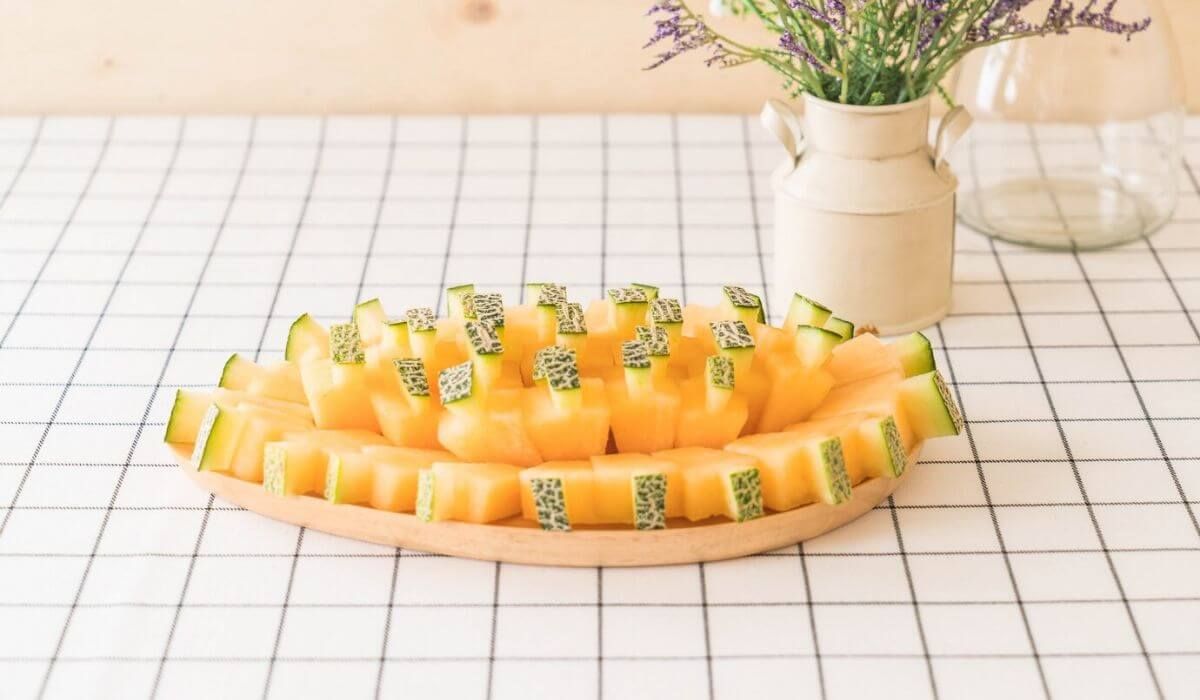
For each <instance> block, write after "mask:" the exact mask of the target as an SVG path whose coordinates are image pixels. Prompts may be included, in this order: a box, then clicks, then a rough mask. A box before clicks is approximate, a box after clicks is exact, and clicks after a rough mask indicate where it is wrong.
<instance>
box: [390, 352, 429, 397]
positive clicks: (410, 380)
mask: <svg viewBox="0 0 1200 700" xmlns="http://www.w3.org/2000/svg"><path fill="white" fill-rule="evenodd" d="M392 366H394V367H395V368H396V372H398V373H399V374H400V386H401V387H402V388H403V389H404V393H406V394H408V395H409V396H417V397H419V396H429V377H428V376H427V375H426V374H425V362H424V361H423V360H421V359H420V358H419V357H401V358H397V359H395V360H392Z"/></svg>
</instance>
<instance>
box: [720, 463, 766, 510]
mask: <svg viewBox="0 0 1200 700" xmlns="http://www.w3.org/2000/svg"><path fill="white" fill-rule="evenodd" d="M726 479H727V484H726V489H727V492H728V497H729V512H730V514H731V515H732V516H733V519H734V520H735V521H737V522H739V523H742V522H746V521H747V520H753V519H754V518H758V517H761V516H762V514H763V494H762V475H761V474H759V472H758V469H756V468H754V469H744V470H742V471H736V472H730V473H729V474H728V475H726Z"/></svg>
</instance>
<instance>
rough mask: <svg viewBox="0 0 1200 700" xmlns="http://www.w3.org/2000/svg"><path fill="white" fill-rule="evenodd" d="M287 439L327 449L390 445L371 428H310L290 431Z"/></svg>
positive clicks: (285, 437)
mask: <svg viewBox="0 0 1200 700" xmlns="http://www.w3.org/2000/svg"><path fill="white" fill-rule="evenodd" d="M283 437H284V439H285V440H291V441H297V442H304V443H308V444H313V445H317V446H319V447H323V448H325V449H331V448H335V447H344V448H352V449H358V448H360V447H364V446H366V445H390V444H392V443H390V442H388V440H387V438H385V437H383V436H382V435H380V434H378V433H372V432H370V431H369V430H310V431H308V432H290V433H287V434H285V435H284V436H283Z"/></svg>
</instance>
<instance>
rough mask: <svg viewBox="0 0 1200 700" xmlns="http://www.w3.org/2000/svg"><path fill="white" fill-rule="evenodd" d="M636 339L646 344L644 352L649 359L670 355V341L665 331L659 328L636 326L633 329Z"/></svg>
mask: <svg viewBox="0 0 1200 700" xmlns="http://www.w3.org/2000/svg"><path fill="white" fill-rule="evenodd" d="M634 333H635V334H636V335H637V339H638V340H640V341H642V342H643V343H645V344H646V352H648V353H649V354H650V357H669V356H670V354H671V339H670V336H668V335H667V329H666V328H663V327H661V326H638V327H637V328H635V329H634Z"/></svg>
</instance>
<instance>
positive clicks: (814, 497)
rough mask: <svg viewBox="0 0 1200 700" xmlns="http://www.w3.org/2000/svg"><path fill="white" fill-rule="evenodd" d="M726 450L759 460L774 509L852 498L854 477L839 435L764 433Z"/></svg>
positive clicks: (767, 499) (765, 498)
mask: <svg viewBox="0 0 1200 700" xmlns="http://www.w3.org/2000/svg"><path fill="white" fill-rule="evenodd" d="M725 449H726V450H729V451H730V452H735V453H737V454H743V455H749V456H751V457H754V458H756V459H757V460H758V462H759V465H760V469H761V475H762V488H763V503H765V504H766V506H767V507H768V508H770V509H771V510H777V511H778V510H791V509H792V508H796V507H799V506H802V505H805V504H807V503H814V502H817V501H820V502H822V503H827V504H829V505H838V504H841V503H844V502H846V501H847V500H849V498H850V479H849V477H848V476H847V475H846V465H845V458H844V457H843V454H842V445H841V440H839V439H838V438H836V437H824V436H823V437H819V438H810V437H805V436H803V435H796V434H793V433H762V434H759V435H748V436H746V437H742V438H739V439H737V440H735V441H733V442H731V443H729V444H728V445H726V447H725Z"/></svg>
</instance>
